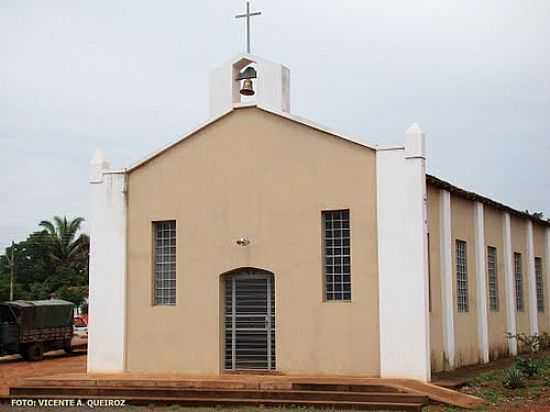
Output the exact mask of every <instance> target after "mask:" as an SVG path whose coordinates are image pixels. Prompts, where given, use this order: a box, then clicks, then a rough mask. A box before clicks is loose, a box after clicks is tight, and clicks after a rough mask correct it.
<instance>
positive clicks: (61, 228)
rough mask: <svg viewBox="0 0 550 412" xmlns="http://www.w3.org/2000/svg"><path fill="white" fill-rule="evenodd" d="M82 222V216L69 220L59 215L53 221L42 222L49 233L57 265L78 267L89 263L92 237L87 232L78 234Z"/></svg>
mask: <svg viewBox="0 0 550 412" xmlns="http://www.w3.org/2000/svg"><path fill="white" fill-rule="evenodd" d="M82 222H84V218H82V217H77V218H75V219H73V220H67V217H63V218H61V217H59V216H54V218H53V222H50V221H48V220H43V221H42V222H40V226H41V227H43V228H44V229H45V231H46V233H47V235H48V236H47V237H48V243H49V244H50V247H51V249H50V257H51V259H52V261H53V263H54V264H56V266H61V267H64V268H78V267H79V266H80V267H82V266H83V265H84V266H86V265H87V260H88V250H89V245H90V239H89V237H88V235H86V234H83V233H81V234H80V235H78V232H79V231H80V225H81V224H82ZM77 235H78V236H77Z"/></svg>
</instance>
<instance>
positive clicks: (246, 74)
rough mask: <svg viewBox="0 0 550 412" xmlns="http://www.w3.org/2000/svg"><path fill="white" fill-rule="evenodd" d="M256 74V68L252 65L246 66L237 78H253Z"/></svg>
mask: <svg viewBox="0 0 550 412" xmlns="http://www.w3.org/2000/svg"><path fill="white" fill-rule="evenodd" d="M257 76H258V74H257V73H256V70H255V69H254V67H252V66H248V67H247V68H246V69H244V70H243V71H242V72H240V73H239V75H238V76H237V80H245V79H255V78H256V77H257Z"/></svg>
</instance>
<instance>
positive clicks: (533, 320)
mask: <svg viewBox="0 0 550 412" xmlns="http://www.w3.org/2000/svg"><path fill="white" fill-rule="evenodd" d="M526 241H527V279H528V282H527V287H528V296H529V331H530V333H531V335H538V334H539V322H538V317H539V316H538V315H539V313H538V310H537V276H536V274H535V243H534V240H533V222H532V221H531V220H527V239H526Z"/></svg>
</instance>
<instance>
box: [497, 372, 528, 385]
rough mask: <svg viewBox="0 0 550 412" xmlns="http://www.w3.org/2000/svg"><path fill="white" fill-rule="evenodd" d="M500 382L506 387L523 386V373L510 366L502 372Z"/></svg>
mask: <svg viewBox="0 0 550 412" xmlns="http://www.w3.org/2000/svg"><path fill="white" fill-rule="evenodd" d="M502 384H503V385H504V387H505V388H508V389H519V388H524V387H525V381H524V378H523V373H521V371H520V370H519V369H517V368H510V369H507V370H506V371H505V372H504V377H503V379H502Z"/></svg>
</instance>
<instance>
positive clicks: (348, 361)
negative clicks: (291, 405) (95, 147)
mask: <svg viewBox="0 0 550 412" xmlns="http://www.w3.org/2000/svg"><path fill="white" fill-rule="evenodd" d="M396 140H398V141H399V140H401V141H402V143H401V144H398V145H395V146H379V145H369V144H367V143H365V142H363V141H362V140H358V139H355V138H354V137H353V136H346V135H343V134H341V133H337V132H335V131H333V130H330V129H328V128H325V127H322V126H320V125H318V124H316V123H314V122H311V121H309V120H306V119H303V118H300V117H298V116H296V115H294V114H292V111H291V99H290V70H289V69H288V68H287V67H285V66H283V65H280V64H277V63H273V62H270V61H267V60H264V59H262V58H259V57H256V56H253V55H250V54H242V55H239V56H236V57H235V58H233V59H231V60H230V61H228V62H227V63H226V64H224V65H222V66H221V67H219V68H217V69H215V70H214V71H212V73H211V75H210V118H209V119H208V120H207V121H206V122H205V123H204V124H203V125H202V126H200V127H198V128H197V129H195V130H192V131H191V132H189V133H187V134H186V135H185V136H183V137H182V138H180V139H179V140H177V141H176V142H173V143H171V144H168V145H166V146H165V147H163V148H161V149H160V150H159V151H157V152H155V153H153V154H151V155H149V156H147V157H145V158H144V159H143V160H142V161H140V162H138V163H136V164H134V165H131V166H130V167H128V168H125V169H122V170H112V169H111V168H110V166H109V162H107V161H106V160H105V159H104V158H103V156H102V155H101V154H100V153H99V152H98V153H96V156H95V157H94V159H93V161H92V165H91V178H90V183H91V185H90V186H91V190H92V218H91V256H90V304H89V308H90V327H89V353H88V372H89V373H155V374H162V373H167V374H168V373H170V374H174V373H177V374H186V375H201V376H205V375H210V376H212V375H221V374H227V373H235V372H242V371H244V372H250V373H257V372H261V373H277V374H286V375H332V376H335V375H346V376H373V377H383V378H385V377H387V378H394V377H399V378H413V379H418V380H421V381H429V380H430V377H431V373H432V372H436V371H442V370H450V369H454V368H457V367H460V366H464V365H471V364H477V363H485V362H488V361H489V360H492V359H495V358H497V357H502V356H509V355H515V354H516V353H518V350H520V351H521V350H522V348H521V347H519V348H518V344H517V342H516V341H515V340H514V339H507V337H506V336H505V334H506V333H507V332H510V333H512V334H515V333H519V332H522V333H526V334H531V335H532V334H538V333H543V332H549V331H550V305H549V296H550V264H549V263H550V223H549V222H548V221H545V220H542V219H540V218H539V217H538V216H537V215H530V214H528V213H524V212H521V211H518V210H515V209H513V208H511V207H509V206H506V205H504V204H501V203H498V202H496V201H494V200H491V199H488V198H486V197H484V196H481V195H479V194H476V193H472V192H469V191H466V190H464V189H461V188H459V187H457V186H454V185H452V184H450V183H448V182H445V181H443V180H441V179H438V178H437V177H434V176H430V175H427V174H426V151H425V136H424V133H423V132H422V130H421V129H420V128H419V126H418V125H416V124H415V125H412V126H411V127H410V128H409V129H408V130H406V132H404V135H403V136H402V138H400V137H399V136H398V137H397V139H396Z"/></svg>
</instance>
